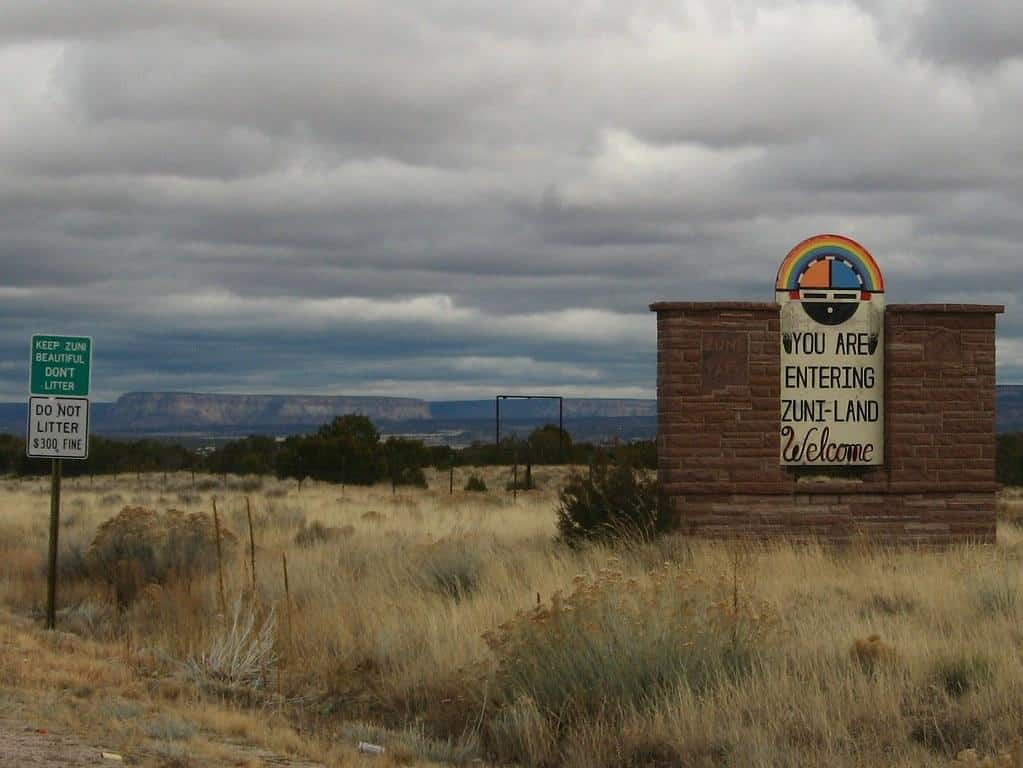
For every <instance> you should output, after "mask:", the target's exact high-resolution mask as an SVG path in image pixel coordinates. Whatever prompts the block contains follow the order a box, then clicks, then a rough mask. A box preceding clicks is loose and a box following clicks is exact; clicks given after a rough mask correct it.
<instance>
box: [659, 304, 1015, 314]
mask: <svg viewBox="0 0 1023 768" xmlns="http://www.w3.org/2000/svg"><path fill="white" fill-rule="evenodd" d="M722 310H724V311H726V312H736V311H742V312H777V311H778V305H777V304H776V303H774V302H773V301H657V302H654V303H653V304H651V305H650V311H651V312H720V311H722ZM886 311H888V312H905V313H913V312H919V313H927V314H937V313H947V314H960V315H965V314H983V315H1000V314H1002V313H1004V312H1005V306H1004V305H1003V304H889V305H888V306H887V307H886Z"/></svg>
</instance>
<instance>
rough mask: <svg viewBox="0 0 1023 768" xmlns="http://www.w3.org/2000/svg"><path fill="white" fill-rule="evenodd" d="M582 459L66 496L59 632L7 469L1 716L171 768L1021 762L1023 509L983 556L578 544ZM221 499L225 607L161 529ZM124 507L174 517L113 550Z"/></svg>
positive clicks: (39, 556)
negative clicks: (572, 476)
mask: <svg viewBox="0 0 1023 768" xmlns="http://www.w3.org/2000/svg"><path fill="white" fill-rule="evenodd" d="M566 472H567V470H564V469H550V468H540V469H539V470H538V471H537V473H536V475H537V480H538V482H539V486H540V487H539V489H538V490H536V491H531V492H528V493H519V495H518V497H517V498H516V499H513V498H512V495H511V493H509V492H506V491H505V490H504V483H505V482H506V481H507V480H508V479H510V478H508V477H506V475H507V472H506V471H505V472H502V473H498V472H497V470H494V469H490V470H487V471H486V472H485V479H486V482H487V485H488V487H489V489H490V490H489V491H488V492H486V493H469V492H465V491H462V490H461V488H462V487H463V485H464V484H465V481H466V479H467V476H468V472H467V471H466V470H458V471H457V473H456V477H455V489H456V490H455V493H454V494H453V495H449V494H448V478H447V474H446V473H442V474H440V475H430V476H429V481H430V489H429V490H407V489H398V491H397V493H392V490H391V488H390V487H389V486H386V487H384V486H376V487H372V488H363V487H352V486H348V487H345V488H342V487H341V486H336V485H327V484H317V483H314V482H311V481H307V482H305V483H303V484H302V486H301V488H299V487H298V486H297V484H296V483H295V482H294V481H289V482H278V481H276V480H271V479H262V480H260V479H252V478H235V477H230V478H227V481H226V483H225V481H224V479H223V478H213V477H200V478H198V480H197V482H196V483H195V485H194V486H193V483H192V479H191V477H190V476H189V475H186V474H179V475H171V476H170V477H168V478H164V477H163V476H162V475H158V474H157V475H143V476H142V477H141V478H136V476H135V475H124V476H121V477H120V478H96V480H95V481H94V482H92V483H90V481H89V479H88V478H84V479H74V480H65V484H64V495H63V505H62V509H63V515H62V526H61V533H60V535H61V547H60V549H61V581H60V592H59V606H60V608H61V610H60V612H59V614H58V630H59V631H58V632H57V633H45V632H43V631H42V630H40V629H38V627H39V625H40V624H41V615H42V611H43V607H44V601H45V583H46V582H45V556H46V537H47V525H48V522H47V515H48V492H49V488H48V482H47V481H46V480H41V479H37V480H18V479H12V478H8V479H0V512H2V514H0V605H2V609H0V612H2V615H0V633H2V635H0V718H16V719H18V720H31V722H32V723H33V724H38V725H44V726H46V727H50V728H57V727H60V728H63V729H65V730H67V731H68V732H73V733H76V734H79V735H81V736H83V738H86V739H89V740H91V741H92V743H103V744H105V745H109V746H110V747H111V748H116V749H118V750H120V751H122V752H123V753H124V754H125V755H126V756H127V757H128V759H129V762H134V763H135V764H149V765H168V766H200V765H224V764H238V765H245V764H248V765H260V764H276V765H284V764H288V763H286V762H278V760H280V761H283V760H284V757H283V756H289V758H288V759H290V760H291V761H293V762H292V763H291V764H293V765H299V764H304V763H299V762H297V761H299V760H308V761H313V762H318V763H322V764H327V765H369V764H373V765H451V764H473V763H474V762H475V763H476V764H479V763H480V762H486V763H487V764H490V763H498V764H502V763H503V764H517V765H531V766H555V765H566V766H576V767H578V768H601V767H602V766H607V767H608V768H610V767H611V766H634V767H635V768H639V767H640V766H658V767H662V768H666V767H668V766H788V765H792V766H950V765H969V764H976V765H983V764H988V765H1017V764H1023V763H1020V762H1014V760H1023V750H1021V749H1020V745H1019V743H1018V741H1019V740H1020V738H1021V737H1023V579H1021V573H1023V527H1020V524H1019V523H1017V522H1014V521H1015V520H1017V519H1023V494H1021V493H1019V492H1017V491H1015V490H1012V489H1009V490H1007V491H1005V492H1004V495H1003V499H1002V501H1001V509H1002V513H1003V518H1004V520H1003V522H1002V523H1001V524H1000V529H999V544H998V545H997V546H996V547H988V548H985V547H960V548H956V549H952V550H949V551H944V552H928V551H905V550H904V551H889V550H876V549H872V548H870V547H869V546H867V545H866V544H863V545H862V546H858V547H854V548H852V549H845V550H834V549H828V548H824V547H820V546H815V545H786V544H775V545H770V546H757V547H750V546H740V545H727V544H708V543H698V542H697V543H694V542H686V541H684V540H681V539H679V538H673V537H668V538H666V539H662V540H660V541H658V542H655V543H640V542H635V543H630V544H627V545H621V546H619V547H617V548H616V549H608V548H604V547H588V548H583V549H579V550H573V549H569V548H567V547H565V546H563V545H560V544H558V543H555V542H554V540H553V539H554V532H555V529H554V509H555V506H556V503H557V489H558V487H559V485H560V483H561V481H562V480H563V478H564V476H565V474H566ZM214 499H215V500H216V504H217V510H218V516H219V519H220V522H221V525H222V526H223V527H224V528H225V529H228V531H225V533H224V544H223V546H224V552H223V561H224V573H223V582H224V586H223V593H221V588H220V580H219V578H218V572H217V568H216V567H215V565H212V566H211V563H212V562H214V561H211V560H210V559H209V558H207V559H205V560H202V559H201V558H195V557H191V556H190V555H187V552H186V553H185V554H182V550H181V549H180V547H179V549H177V550H175V549H174V548H173V547H170V546H167V547H164V549H160V545H159V544H158V539H157V538H154V536H155V534H153V533H152V531H153V530H155V528H154V526H158V525H164V526H165V528H164V529H162V530H165V531H166V530H174V531H178V532H179V533H180V532H182V531H184V532H187V533H188V535H195V536H197V537H200V538H202V537H204V536H206V535H207V533H208V532H209V531H210V530H211V528H209V526H208V524H207V523H205V522H204V521H202V520H197V519H194V518H193V519H192V522H188V518H187V515H188V514H189V513H206V514H210V513H211V512H212V509H213V502H214ZM126 507H143V508H148V509H151V510H155V511H156V512H158V513H159V515H160V516H162V517H160V516H158V517H153V516H151V515H147V513H144V512H138V511H136V512H133V513H128V514H126V515H124V516H122V517H121V518H120V521H119V522H118V523H117V524H116V525H115V524H110V525H108V526H107V527H106V528H105V529H104V530H106V531H107V534H106V535H107V538H106V539H104V538H103V537H102V536H101V537H100V538H99V539H97V543H96V544H95V545H94V544H93V542H94V539H95V538H96V535H97V530H99V529H100V526H101V524H103V523H104V522H105V521H107V520H109V519H110V518H112V517H114V516H115V515H117V514H118V513H119V512H121V510H122V509H124V508H126ZM170 509H176V510H180V511H181V512H183V513H185V515H183V516H178V517H174V516H170V517H168V516H167V515H166V511H167V510H170ZM250 513H251V519H252V523H253V534H252V536H253V539H254V543H255V578H254V579H253V573H252V567H251V565H250V557H251V553H250V549H249V545H250V539H249V523H248V520H249V514H250ZM161 520H162V521H163V522H162V523H161V522H160V521H161ZM168 521H169V522H168ZM175 521H176V522H175ZM117 525H120V526H122V527H123V530H121V531H120V533H121V534H122V535H121V536H120V538H118V539H117V542H119V543H118V544H117V545H116V546H115V545H114V544H113V543H111V542H112V541H113V539H112V538H111V537H112V535H113V533H114V532H116V530H117V528H116V526H117ZM167 526H169V527H167ZM175 526H177V527H175ZM204 526H205V527H204ZM182 535H184V534H182ZM197 540H198V539H197ZM180 541H191V539H187V537H186V538H185V539H180ZM202 541H204V542H207V543H208V539H202ZM147 542H148V544H147ZM153 542H157V544H154V543H153ZM179 543H180V542H179ZM145 546H150V549H149V550H145V551H147V552H155V554H153V557H151V558H150V559H149V560H147V562H146V567H145V568H141V567H139V566H138V565H137V564H136V565H134V566H133V565H132V563H131V555H132V553H133V552H134V553H136V554H137V552H139V551H143V550H142V549H139V548H140V547H142V548H144V547H145ZM118 547H120V549H118ZM154 547H155V549H154ZM186 550H187V551H188V552H191V551H192V550H188V549H187V548H186ZM283 556H286V559H287V568H288V590H287V592H286V591H285V583H284V573H283V560H284V558H283ZM147 557H148V555H147ZM190 558H191V559H190ZM253 583H255V589H253ZM222 595H223V597H222ZM360 741H367V742H372V743H375V744H381V745H383V746H384V747H385V749H386V752H385V753H384V754H383V755H379V756H373V755H360V754H359V752H358V751H357V749H356V745H357V744H358V742H360ZM260 750H263V751H260ZM271 753H272V754H273V755H277V756H281V757H269V756H268V755H270V754H271ZM1012 755H1016V757H1015V758H1014V757H1012Z"/></svg>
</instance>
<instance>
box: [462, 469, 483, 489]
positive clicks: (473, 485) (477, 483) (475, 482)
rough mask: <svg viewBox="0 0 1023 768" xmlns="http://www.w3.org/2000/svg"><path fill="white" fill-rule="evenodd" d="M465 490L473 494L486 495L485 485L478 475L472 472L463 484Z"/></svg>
mask: <svg viewBox="0 0 1023 768" xmlns="http://www.w3.org/2000/svg"><path fill="white" fill-rule="evenodd" d="M465 490H466V491H472V492H473V493H486V492H487V484H486V483H485V482H484V481H483V478H482V477H481V476H480V475H477V474H476V473H475V472H473V473H472V474H471V475H469V479H468V480H466V482H465Z"/></svg>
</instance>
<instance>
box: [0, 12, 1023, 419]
mask: <svg viewBox="0 0 1023 768" xmlns="http://www.w3.org/2000/svg"><path fill="white" fill-rule="evenodd" d="M966 9H967V6H964V5H962V4H959V3H953V2H952V1H951V0H947V1H946V0H920V2H916V3H911V4H907V3H900V2H895V1H894V0H891V1H890V2H889V1H884V0H859V2H851V1H850V2H842V1H841V0H821V2H785V1H783V0H764V1H763V2H751V1H749V0H736V1H735V2H731V3H729V2H709V0H708V1H707V2H694V3H689V4H686V5H685V6H679V7H677V8H676V7H669V6H666V5H665V4H663V3H660V2H655V1H654V0H635V1H634V2H623V3H614V4H603V5H594V6H588V5H585V4H584V5H578V4H565V3H552V2H549V1H547V2H539V1H538V0H531V1H526V2H522V3H513V4H508V3H502V4H489V3H488V4H481V3H478V2H475V1H473V2H470V1H469V0H464V1H463V0H433V1H432V2H424V3H417V4H415V5H408V4H406V5H398V6H388V5H386V4H384V5H381V4H379V3H375V2H368V0H367V1H366V2H362V1H361V0H356V1H354V2H349V3H343V4H338V3H336V2H331V1H329V0H299V1H297V2H295V3H290V4H288V5H287V6H285V5H282V4H279V3H269V2H247V3H237V2H229V1H228V0H213V1H210V0H201V1H200V0H174V1H170V0H168V1H167V2H152V3H131V4H125V3H121V2H114V1H113V0H96V2H91V3H87V4H86V3H81V2H77V0H74V1H73V0H58V1H57V2H50V3H38V2H32V1H31V0H12V1H11V2H7V3H4V4H3V6H2V8H0V93H2V94H3V96H4V104H5V109H4V111H3V113H2V114H0V234H2V237H0V270H2V273H0V399H12V398H20V397H22V396H23V394H24V380H25V377H26V375H27V373H26V370H25V369H26V365H25V359H26V358H27V343H28V336H29V334H30V333H32V332H34V331H40V330H56V331H69V332H76V333H90V334H92V335H93V336H94V337H95V339H96V342H95V344H96V360H97V362H96V377H95V381H94V384H95V387H96V389H97V393H98V394H99V395H100V396H101V397H113V396H116V395H117V394H118V393H120V392H122V391H126V390H137V389H190V390H207V391H239V392H256V391H263V392H286V391H303V392H338V393H341V392H351V393H356V392H359V393H373V392H379V393H381V394H406V395H422V396H428V397H435V398H443V397H446V396H448V397H463V396H489V395H491V394H493V392H494V391H495V390H497V389H501V390H504V391H514V390H519V391H523V390H528V389H530V388H540V389H545V390H546V389H557V391H559V392H562V393H565V394H592V395H602V394H604V395H645V396H651V395H652V394H653V390H654V380H653V377H654V357H655V338H654V335H655V331H654V321H653V317H652V316H651V315H650V313H649V312H648V311H647V304H649V303H650V302H652V301H656V300H662V299H710V298H736V299H761V300H770V299H771V297H772V292H771V284H772V280H773V276H774V272H775V270H776V269H777V265H778V263H779V261H780V260H781V258H782V257H783V256H784V254H785V253H786V252H787V250H788V249H789V248H790V247H791V246H792V245H793V244H795V243H796V242H798V241H799V240H800V239H802V238H803V237H805V236H807V235H809V234H812V233H814V232H819V231H838V232H843V233H846V234H849V235H851V236H853V237H855V238H857V239H859V240H860V241H861V242H862V243H863V244H864V245H866V246H867V247H868V248H869V249H871V250H872V251H873V252H874V254H875V255H876V257H877V258H878V260H879V262H880V263H881V266H882V269H884V270H885V273H886V277H887V279H888V283H889V285H890V287H891V291H890V293H889V301H893V302H895V301H945V300H950V301H983V302H1001V303H1005V304H1006V305H1007V308H1008V309H1007V313H1006V315H1005V316H1004V317H1003V318H1002V319H1001V320H1000V321H999V322H1000V339H999V366H1000V368H999V375H1000V378H1001V380H1003V381H1023V341H1021V340H1023V313H1021V311H1020V292H1021V290H1023V287H1021V285H1020V280H1019V266H1018V265H1019V256H1018V247H1017V244H1018V243H1019V241H1020V234H1021V225H1020V223H1019V222H1021V221H1023V210H1021V207H1023V150H1021V148H1020V147H1021V145H1020V142H1019V139H1018V135H1017V134H1018V130H1017V125H1018V117H1017V116H1018V115H1019V114H1020V111H1021V110H1023V62H1021V58H1020V37H1019V30H1020V29H1023V23H1020V22H1021V21H1023V19H1021V18H1020V16H1019V14H1020V12H1019V11H1018V10H1016V9H1015V7H1014V6H1011V4H1005V3H995V2H993V0H992V1H991V2H983V3H975V4H970V5H969V6H968V9H969V10H968V12H967V11H966Z"/></svg>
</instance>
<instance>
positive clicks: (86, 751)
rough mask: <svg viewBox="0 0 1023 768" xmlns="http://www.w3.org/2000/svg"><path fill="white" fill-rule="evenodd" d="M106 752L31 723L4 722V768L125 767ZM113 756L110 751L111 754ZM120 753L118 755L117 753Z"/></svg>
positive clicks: (0, 746) (0, 733) (0, 751)
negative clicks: (26, 767)
mask: <svg viewBox="0 0 1023 768" xmlns="http://www.w3.org/2000/svg"><path fill="white" fill-rule="evenodd" d="M104 752H106V750H102V749H99V748H97V747H90V746H89V745H87V744H85V743H83V742H81V741H79V740H78V739H76V738H74V737H72V736H67V735H64V734H58V733H51V732H50V731H48V730H46V729H45V728H36V727H35V726H32V725H29V724H28V723H19V722H12V721H0V766H4V767H5V768H6V766H12V768H13V766H32V765H45V766H60V767H61V768H78V766H83V767H84V766H89V768H93V767H94V766H97V765H123V762H122V761H119V760H118V757H120V756H119V755H118V756H117V757H104V756H103V753H104ZM107 754H108V755H109V754H110V753H109V752H108V753H107ZM115 754H116V753H115Z"/></svg>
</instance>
